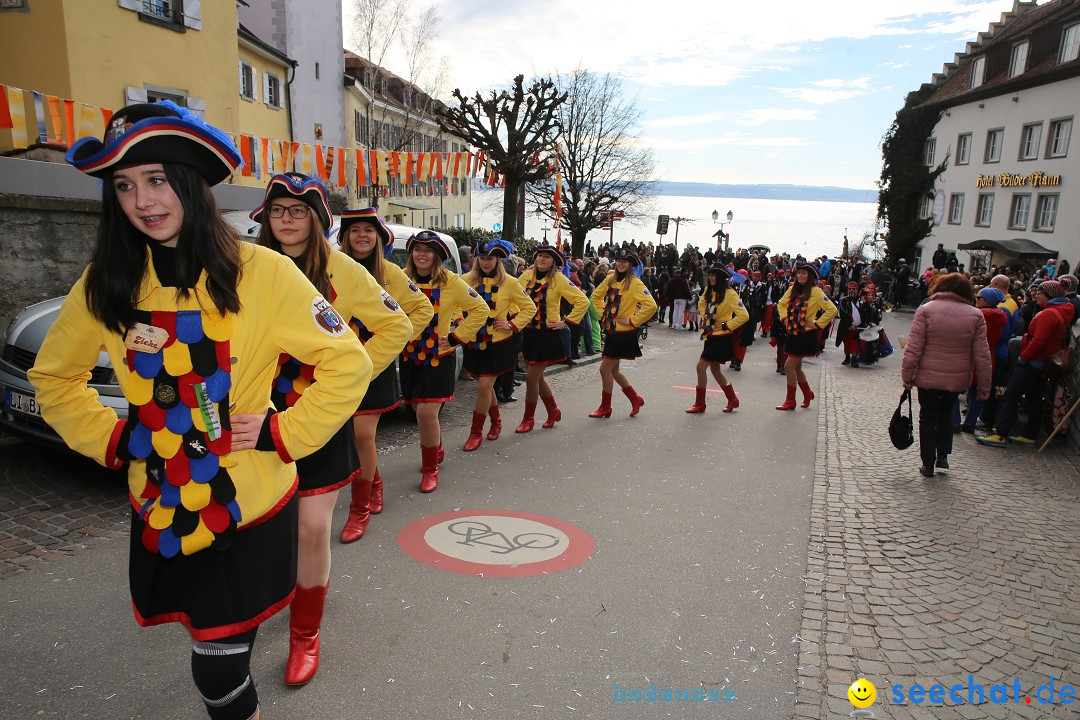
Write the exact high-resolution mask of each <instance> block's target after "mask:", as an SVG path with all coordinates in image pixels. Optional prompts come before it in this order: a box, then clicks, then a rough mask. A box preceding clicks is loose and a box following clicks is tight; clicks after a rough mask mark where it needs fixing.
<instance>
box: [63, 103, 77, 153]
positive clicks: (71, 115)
mask: <svg viewBox="0 0 1080 720" xmlns="http://www.w3.org/2000/svg"><path fill="white" fill-rule="evenodd" d="M64 141H65V142H66V143H67V144H68V146H69V147H70V146H71V145H72V144H73V143H74V142H75V101H74V100H65V101H64Z"/></svg>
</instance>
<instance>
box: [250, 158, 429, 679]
mask: <svg viewBox="0 0 1080 720" xmlns="http://www.w3.org/2000/svg"><path fill="white" fill-rule="evenodd" d="M251 219H252V220H255V221H256V222H259V223H262V227H261V228H260V230H259V237H258V240H257V242H258V244H259V245H261V246H263V247H267V248H270V249H271V250H274V251H276V252H279V253H281V254H282V255H285V256H287V257H289V258H292V261H293V262H294V263H295V264H296V266H297V267H298V268H300V270H301V272H303V273H304V275H305V276H306V277H307V279H308V280H310V281H311V284H312V285H314V286H315V289H317V290H318V291H319V292H320V293H321V294H322V296H323V297H325V298H326V299H327V300H329V301H330V304H331V305H332V306H333V307H334V309H335V310H337V312H338V315H340V316H341V317H342V318H343V319H346V320H347V321H348V320H350V319H351V320H352V322H353V323H359V324H360V325H361V326H363V327H366V328H369V329H370V331H371V332H370V333H369V334H368V336H367V337H361V338H360V340H361V341H362V342H363V343H364V348H365V349H366V350H367V353H368V356H369V357H370V358H371V363H372V374H373V375H377V374H379V373H381V372H383V371H384V370H385V369H386V367H387V366H388V365H390V363H392V362H393V361H394V360H395V359H396V358H397V354H398V353H399V352H401V348H403V347H404V346H405V342H406V341H407V340H408V339H409V337H411V335H410V329H411V326H410V325H409V319H408V318H407V317H406V316H405V314H404V313H403V312H401V309H400V308H399V307H398V306H397V303H395V302H394V301H393V299H392V298H390V296H389V295H387V294H386V293H385V292H384V291H383V289H382V288H381V287H379V284H378V283H377V282H375V280H374V278H372V277H371V275H370V274H369V273H368V271H367V270H365V269H364V268H363V267H361V266H360V265H359V264H357V263H355V262H353V261H352V260H350V259H349V258H347V257H345V255H343V254H342V253H339V252H336V251H334V250H332V249H331V248H330V244H329V243H328V242H327V241H326V231H325V230H324V228H329V227H330V226H331V224H332V223H333V221H334V220H333V216H332V215H331V214H330V202H329V199H328V198H327V197H326V190H325V189H324V188H323V186H322V183H321V182H319V181H318V180H315V179H313V178H309V177H305V176H303V175H300V174H297V173H288V174H284V175H275V176H273V177H272V178H270V182H269V183H268V184H267V186H266V196H265V198H264V199H263V203H262V205H261V206H259V208H258V209H256V210H255V211H254V212H252V213H251ZM313 378H314V367H313V366H311V365H307V364H304V363H303V362H302V361H300V360H298V359H297V358H294V357H292V356H290V355H289V354H287V353H283V354H282V355H281V357H280V358H279V359H278V375H277V377H276V378H275V379H274V389H273V392H272V393H271V399H272V400H273V402H274V407H275V408H276V409H277V410H278V412H282V411H284V410H287V409H288V408H290V407H292V406H293V405H295V404H296V402H297V401H298V400H299V399H300V397H302V396H303V394H304V392H305V391H306V390H308V389H309V388H310V386H311V383H312V382H313ZM369 389H370V386H369ZM359 465H360V463H359V459H358V458H357V455H356V447H355V445H354V444H353V429H352V419H351V418H350V419H349V420H348V421H346V422H345V423H344V424H343V425H342V426H341V428H340V429H339V430H338V432H336V433H334V436H333V437H332V438H330V440H329V441H328V442H327V443H326V444H325V445H323V446H322V448H320V449H319V450H317V451H316V452H314V453H312V454H311V455H309V456H308V457H306V458H302V459H300V460H297V461H296V474H297V477H298V478H299V482H300V524H299V534H298V538H299V547H298V552H297V568H296V595H295V597H294V598H293V601H292V605H291V606H290V616H289V658H288V661H287V662H286V663H285V683H286V684H287V685H303V684H304V683H306V682H308V681H309V680H311V678H312V677H314V675H315V672H316V670H318V668H319V644H320V636H319V628H320V626H321V624H322V616H323V609H324V607H325V604H326V593H327V590H328V589H329V587H330V525H331V523H332V522H333V515H334V506H335V505H336V504H337V496H338V490H339V489H340V488H342V487H344V486H345V485H348V484H349V482H350V481H351V480H352V479H353V478H354V477H355V476H356V475H357V474H359Z"/></svg>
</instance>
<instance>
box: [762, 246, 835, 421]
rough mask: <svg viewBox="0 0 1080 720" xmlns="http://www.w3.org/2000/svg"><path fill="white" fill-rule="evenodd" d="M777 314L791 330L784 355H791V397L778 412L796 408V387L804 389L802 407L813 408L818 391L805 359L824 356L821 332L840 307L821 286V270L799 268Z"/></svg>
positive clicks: (788, 372)
mask: <svg viewBox="0 0 1080 720" xmlns="http://www.w3.org/2000/svg"><path fill="white" fill-rule="evenodd" d="M776 314H777V319H778V320H779V321H780V322H781V323H783V325H784V330H785V331H787V340H786V341H785V345H784V352H785V353H787V361H786V362H785V363H784V373H785V374H786V375H787V397H786V399H785V400H784V402H783V403H782V404H780V405H777V406H776V409H777V410H794V409H795V388H796V385H798V388H799V389H800V390H802V394H803V401H802V406H803V407H810V401H811V400H813V399H814V391H813V390H811V389H810V384H809V383H808V382H807V381H806V373H804V372H803V369H802V361H803V358H805V357H815V356H817V355H820V354H821V332H822V330H824V328H825V327H826V326H828V324H829V323H831V322H832V319H833V318H834V317H836V306H835V305H833V303H832V301H831V300H829V298H828V297H827V296H826V295H825V293H824V292H823V291H822V289H821V288H820V287H818V271H817V268H815V267H814V266H813V265H808V264H804V265H797V266H796V267H795V271H794V282H792V283H791V285H790V287H788V289H787V292H785V293H784V295H783V297H781V298H780V302H778V303H777V304H776Z"/></svg>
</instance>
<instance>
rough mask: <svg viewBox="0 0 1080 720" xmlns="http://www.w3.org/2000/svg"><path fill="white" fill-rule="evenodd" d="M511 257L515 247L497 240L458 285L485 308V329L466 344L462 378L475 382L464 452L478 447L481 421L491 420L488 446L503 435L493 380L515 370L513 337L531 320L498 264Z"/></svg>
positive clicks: (526, 303) (528, 307)
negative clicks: (473, 294)
mask: <svg viewBox="0 0 1080 720" xmlns="http://www.w3.org/2000/svg"><path fill="white" fill-rule="evenodd" d="M513 254H514V246H513V245H511V244H510V243H508V242H506V241H505V240H500V239H498V238H496V239H494V240H490V241H488V242H487V243H486V244H484V245H482V246H480V247H479V248H477V252H476V254H475V261H474V262H473V267H472V270H470V271H469V273H468V275H466V276H465V277H464V278H463V279H464V280H465V282H466V283H468V285H469V287H471V288H472V289H473V290H475V291H476V292H477V294H479V295H480V297H482V298H483V299H484V302H486V303H487V304H488V307H489V308H490V311H489V312H488V316H487V324H486V325H485V326H484V327H483V329H482V330H480V332H479V334H477V336H476V339H475V340H473V341H472V342H468V343H466V344H465V349H464V353H465V364H464V367H465V372H467V373H469V374H470V375H472V376H473V377H475V378H476V406H475V407H474V408H473V418H472V428H471V429H470V430H469V439H468V440H466V441H465V447H464V450H465V451H466V452H470V451H472V450H476V449H477V448H478V447H480V444H481V443H482V442H483V438H484V435H483V433H484V420H485V419H487V416H488V415H491V430H490V431H489V432H488V436H487V437H488V440H497V439H498V437H499V433H500V432H502V418H501V417H500V416H499V403H498V401H497V400H496V399H495V390H494V387H495V378H497V377H500V376H502V375H505V374H506V373H512V372H513V371H514V366H515V365H516V364H517V348H516V347H515V345H514V336H515V335H516V334H517V333H519V332H521V329H522V328H523V327H524V326H525V323H526V322H528V321H529V320H530V319H532V318H533V317H534V316H535V315H536V304H535V303H534V302H533V301H532V299H531V298H530V297H529V296H528V295H526V294H525V291H524V290H522V289H521V285H520V284H519V283H518V281H517V278H515V277H514V276H512V275H510V274H509V273H507V272H506V270H505V269H504V267H503V263H502V261H503V260H505V259H507V258H509V257H510V256H511V255H513Z"/></svg>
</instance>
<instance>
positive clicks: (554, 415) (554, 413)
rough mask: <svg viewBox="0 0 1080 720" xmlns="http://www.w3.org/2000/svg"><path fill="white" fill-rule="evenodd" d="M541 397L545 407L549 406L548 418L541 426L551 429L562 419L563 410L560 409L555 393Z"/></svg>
mask: <svg viewBox="0 0 1080 720" xmlns="http://www.w3.org/2000/svg"><path fill="white" fill-rule="evenodd" d="M540 399H541V400H543V401H544V407H546V408H547V420H545V421H544V424H543V425H541V426H540V427H542V428H548V429H551V428H553V427H555V423H557V422H559V421H560V420H562V410H560V409H559V406H558V404H557V403H556V402H555V396H554V395H549V396H548V397H546V398H540Z"/></svg>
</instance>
